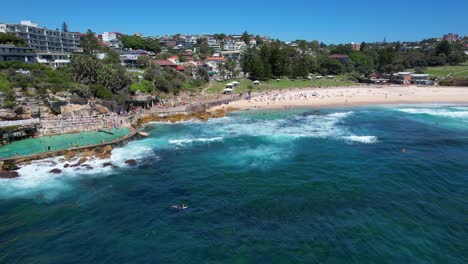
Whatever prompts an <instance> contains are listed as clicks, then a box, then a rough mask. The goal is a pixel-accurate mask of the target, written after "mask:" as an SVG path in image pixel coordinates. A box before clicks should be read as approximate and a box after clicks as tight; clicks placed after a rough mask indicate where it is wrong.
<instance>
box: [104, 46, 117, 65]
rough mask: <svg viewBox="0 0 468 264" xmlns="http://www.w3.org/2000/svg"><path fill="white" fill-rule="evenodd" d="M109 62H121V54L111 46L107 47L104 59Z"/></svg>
mask: <svg viewBox="0 0 468 264" xmlns="http://www.w3.org/2000/svg"><path fill="white" fill-rule="evenodd" d="M103 62H104V63H107V64H120V63H121V61H120V54H119V53H117V52H116V51H115V50H113V49H111V48H107V49H106V57H105V58H104V60H103Z"/></svg>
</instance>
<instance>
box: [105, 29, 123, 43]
mask: <svg viewBox="0 0 468 264" xmlns="http://www.w3.org/2000/svg"><path fill="white" fill-rule="evenodd" d="M119 35H120V34H119V33H117V32H104V33H102V34H101V36H102V41H104V42H106V43H108V42H111V41H112V40H116V39H118V36H119Z"/></svg>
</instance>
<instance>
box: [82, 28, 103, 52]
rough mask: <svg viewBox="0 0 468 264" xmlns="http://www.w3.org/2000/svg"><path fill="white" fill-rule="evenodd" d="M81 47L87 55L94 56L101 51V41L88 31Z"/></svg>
mask: <svg viewBox="0 0 468 264" xmlns="http://www.w3.org/2000/svg"><path fill="white" fill-rule="evenodd" d="M81 47H82V48H83V52H84V53H85V54H94V53H97V52H99V51H100V50H101V45H100V44H99V40H98V38H97V37H96V34H95V33H94V32H93V31H91V29H88V32H86V35H85V36H84V37H82V38H81Z"/></svg>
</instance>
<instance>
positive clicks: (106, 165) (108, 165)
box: [102, 162, 114, 168]
mask: <svg viewBox="0 0 468 264" xmlns="http://www.w3.org/2000/svg"><path fill="white" fill-rule="evenodd" d="M102 167H103V168H106V167H114V164H112V163H111V162H106V163H103V164H102Z"/></svg>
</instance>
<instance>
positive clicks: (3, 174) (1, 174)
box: [0, 171, 19, 179]
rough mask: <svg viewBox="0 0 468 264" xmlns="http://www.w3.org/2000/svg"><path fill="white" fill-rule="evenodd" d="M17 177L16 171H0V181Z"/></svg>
mask: <svg viewBox="0 0 468 264" xmlns="http://www.w3.org/2000/svg"><path fill="white" fill-rule="evenodd" d="M18 177H19V173H18V172H17V171H0V179H13V178H18Z"/></svg>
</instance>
